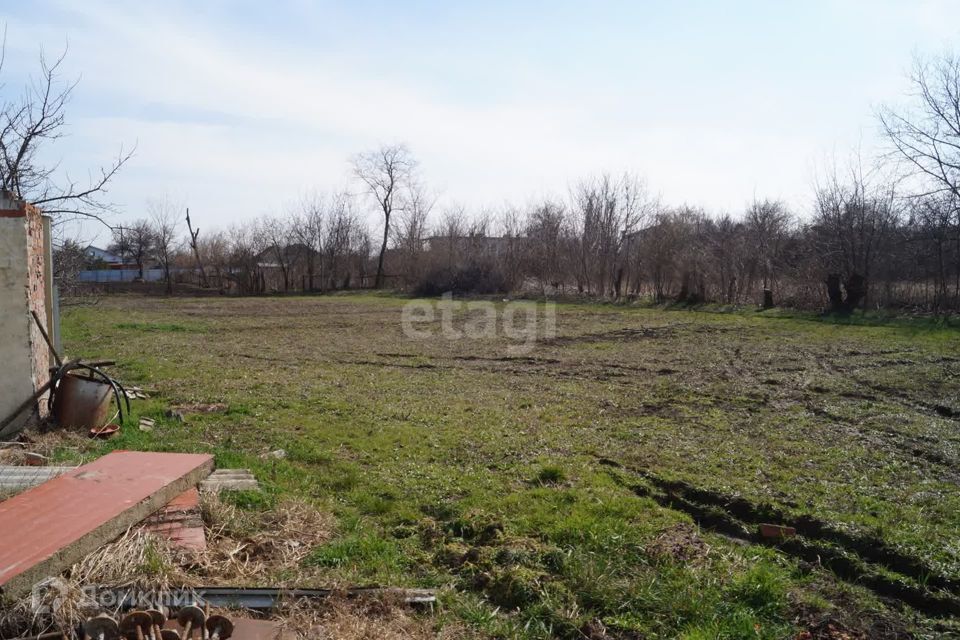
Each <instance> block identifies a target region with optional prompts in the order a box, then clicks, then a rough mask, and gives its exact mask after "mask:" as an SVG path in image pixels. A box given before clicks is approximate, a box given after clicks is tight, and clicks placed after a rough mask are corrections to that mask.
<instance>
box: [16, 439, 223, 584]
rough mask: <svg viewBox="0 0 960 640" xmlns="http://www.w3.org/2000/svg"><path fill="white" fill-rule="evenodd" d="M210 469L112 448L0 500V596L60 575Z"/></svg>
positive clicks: (201, 461) (183, 457)
mask: <svg viewBox="0 0 960 640" xmlns="http://www.w3.org/2000/svg"><path fill="white" fill-rule="evenodd" d="M212 469H213V458H212V457H211V456H209V455H203V454H190V453H147V452H138V451H115V452H113V453H110V454H108V455H106V456H103V457H102V458H100V459H99V460H96V461H94V462H92V463H90V464H87V465H83V466H82V467H78V468H76V469H74V470H73V471H70V472H69V473H66V474H64V475H61V476H58V477H56V478H53V479H52V480H49V481H48V482H45V483H43V484H41V485H39V486H36V487H34V488H32V489H30V490H28V491H25V492H24V493H21V494H20V495H18V496H15V497H13V498H10V499H9V500H6V501H4V502H0V532H3V535H2V536H0V593H2V594H3V595H5V596H13V597H16V596H18V595H20V594H22V593H24V592H26V591H29V590H30V588H31V587H32V586H33V585H34V584H35V583H36V582H38V581H39V580H42V579H44V578H47V577H49V576H53V575H56V574H58V573H60V572H61V571H63V570H64V569H66V568H67V567H69V566H70V565H71V564H73V563H74V562H76V561H78V560H80V559H81V558H82V557H83V556H85V555H86V554H88V553H90V552H92V551H94V550H96V549H97V548H99V547H100V546H101V545H103V544H105V543H107V542H109V541H111V540H113V539H114V538H116V537H117V536H119V535H120V534H121V533H123V532H124V531H125V530H126V529H128V528H129V527H130V526H132V525H134V524H136V523H137V522H140V521H141V520H143V519H144V518H146V517H147V516H149V515H150V514H152V513H154V512H155V511H157V510H158V509H160V508H161V507H163V506H164V505H165V504H167V503H168V502H170V501H171V500H173V499H174V498H175V497H177V496H178V495H180V494H182V493H183V492H184V491H186V490H187V489H189V488H191V487H194V486H196V485H197V483H199V482H200V481H201V480H203V479H204V478H205V477H207V476H208V475H209V474H210V472H211V471H212Z"/></svg>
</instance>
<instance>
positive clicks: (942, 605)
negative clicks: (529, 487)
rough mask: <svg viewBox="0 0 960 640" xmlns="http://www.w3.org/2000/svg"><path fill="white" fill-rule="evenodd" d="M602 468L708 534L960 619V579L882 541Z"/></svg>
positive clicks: (646, 475) (647, 475) (615, 465)
mask: <svg viewBox="0 0 960 640" xmlns="http://www.w3.org/2000/svg"><path fill="white" fill-rule="evenodd" d="M598 463H599V464H600V465H602V466H605V467H608V468H609V469H616V470H619V471H622V472H627V473H629V474H632V475H634V476H636V477H637V478H639V479H641V480H643V481H645V482H646V483H647V484H634V483H630V482H627V481H625V480H624V479H623V478H622V477H620V476H619V474H617V473H610V475H611V477H612V478H613V479H614V481H616V482H617V483H618V484H620V485H621V486H624V487H625V488H627V489H629V490H631V491H632V492H634V493H635V494H637V495H639V496H642V497H649V498H651V499H653V500H654V501H655V502H657V503H658V504H660V505H661V506H663V507H665V508H668V509H673V510H676V511H682V512H684V513H687V514H688V515H690V516H691V517H692V518H693V519H694V520H695V521H696V522H697V523H698V524H699V525H700V526H702V527H704V528H706V529H709V530H712V531H715V532H717V533H720V534H723V535H725V536H728V537H731V538H735V539H738V540H742V541H746V542H749V543H753V544H762V545H766V546H772V547H775V548H777V549H779V550H781V551H783V552H784V553H786V554H788V555H790V556H793V557H795V558H797V559H800V560H803V561H805V562H808V563H812V564H815V565H822V566H824V567H826V568H828V569H829V570H830V571H832V572H833V573H834V574H836V575H837V576H838V577H839V578H841V579H843V580H845V581H848V582H853V583H856V584H859V585H861V586H864V587H867V588H868V589H870V590H871V591H873V592H874V593H876V594H877V595H878V596H881V597H884V598H892V599H895V600H898V601H900V602H902V603H904V604H907V605H909V606H911V607H913V608H914V609H916V610H918V611H921V612H923V613H924V614H926V615H929V616H931V617H946V616H960V598H958V597H957V596H958V595H960V580H956V579H954V578H948V577H946V576H942V575H939V574H937V573H936V572H935V571H934V570H933V569H932V568H931V567H929V566H927V565H926V564H925V563H924V562H923V561H922V560H921V559H919V558H916V557H914V556H911V555H908V554H905V553H902V552H900V551H897V550H896V549H893V548H891V547H889V546H887V545H886V544H885V543H884V542H883V541H881V540H877V539H874V538H870V537H868V536H862V535H858V534H853V533H849V532H846V531H842V530H840V529H837V528H836V527H833V526H831V525H830V524H828V523H826V522H823V521H822V520H819V519H817V518H815V517H813V516H808V515H803V516H799V517H793V516H790V515H789V514H786V513H785V512H783V511H782V510H781V509H779V508H778V507H776V506H774V505H769V504H763V505H757V504H754V503H752V502H750V501H749V500H747V499H745V498H742V497H740V496H729V495H724V494H722V493H719V492H716V491H713V490H710V489H704V488H699V487H695V486H693V485H691V484H689V483H686V482H683V481H679V480H666V479H664V478H661V477H660V476H658V475H656V474H654V473H652V472H650V471H645V470H641V469H634V468H630V467H625V466H624V465H622V464H620V463H619V462H616V461H615V460H611V459H609V458H603V457H599V458H598ZM760 523H776V524H783V525H787V526H792V527H794V528H795V529H796V531H797V536H795V537H790V538H784V539H771V538H766V537H764V536H762V535H761V534H760V533H759V532H758V531H756V530H755V527H756V525H759V524H760ZM748 525H753V527H754V528H751V527H750V526H748ZM878 566H879V567H882V568H883V569H885V570H886V571H887V572H893V573H896V574H900V575H901V576H903V577H904V579H903V580H898V579H896V577H890V576H889V575H886V573H883V572H881V571H878V569H877V567H878ZM931 588H932V589H939V590H941V593H935V592H934V591H932V590H931Z"/></svg>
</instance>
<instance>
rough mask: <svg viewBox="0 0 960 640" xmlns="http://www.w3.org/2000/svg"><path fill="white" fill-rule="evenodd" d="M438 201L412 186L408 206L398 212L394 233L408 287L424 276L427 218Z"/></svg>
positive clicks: (418, 186) (420, 187) (421, 188)
mask: <svg viewBox="0 0 960 640" xmlns="http://www.w3.org/2000/svg"><path fill="white" fill-rule="evenodd" d="M436 201H437V199H436V196H434V195H433V194H430V193H428V192H427V191H426V189H424V188H423V187H422V186H421V185H412V187H411V189H410V195H409V199H408V206H406V207H404V209H403V210H402V211H399V212H398V215H397V224H396V226H395V228H394V232H393V235H394V244H395V246H396V248H397V249H399V251H400V256H401V261H402V265H401V269H402V274H403V278H404V281H405V283H406V284H407V285H410V284H413V283H415V282H417V281H418V280H419V279H420V277H421V276H422V271H423V266H424V265H423V260H422V258H423V252H424V242H425V241H426V233H427V218H428V217H429V215H430V212H431V211H432V210H433V207H434V205H435V204H436Z"/></svg>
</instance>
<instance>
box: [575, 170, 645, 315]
mask: <svg viewBox="0 0 960 640" xmlns="http://www.w3.org/2000/svg"><path fill="white" fill-rule="evenodd" d="M571 199H572V201H573V202H572V210H573V212H574V214H575V215H576V216H577V221H578V230H577V231H578V234H579V237H580V246H579V273H578V280H579V282H580V287H581V288H583V287H584V286H585V287H586V289H587V291H588V292H589V291H595V292H596V293H597V294H598V295H601V296H605V295H607V294H608V293H610V294H611V295H613V296H614V297H618V298H619V297H620V296H621V295H622V293H623V283H624V277H625V275H626V254H625V253H624V247H625V246H626V241H627V239H628V237H629V236H630V235H631V234H632V233H633V232H634V231H636V230H637V229H638V228H639V226H640V225H641V223H642V221H643V220H644V219H645V218H647V217H648V216H649V215H650V214H652V213H653V212H654V211H655V210H656V206H657V202H656V200H655V199H654V198H652V197H650V195H649V194H648V193H647V189H646V185H645V184H644V183H643V181H642V180H640V179H639V178H638V177H636V176H633V175H630V174H624V175H623V176H621V177H619V178H614V177H612V176H611V175H609V174H601V175H600V176H598V177H596V178H592V179H588V180H583V181H581V182H580V183H579V184H577V186H576V187H575V188H574V189H573V193H572V197H571Z"/></svg>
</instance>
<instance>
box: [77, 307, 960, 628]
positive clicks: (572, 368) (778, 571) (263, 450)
mask: <svg viewBox="0 0 960 640" xmlns="http://www.w3.org/2000/svg"><path fill="white" fill-rule="evenodd" d="M405 302H406V300H405V299H402V298H399V297H395V296H330V297H313V298H309V297H304V298H294V297H289V298H287V297H285V298H260V299H232V298H217V299H179V298H178V299H159V298H156V299H146V298H137V297H123V298H106V299H104V300H103V301H102V302H101V304H99V305H98V306H97V307H95V308H73V309H70V310H69V311H67V312H66V313H65V314H64V321H63V335H64V343H65V345H66V348H67V351H68V352H69V353H70V355H71V356H73V357H76V356H78V355H82V356H84V357H89V358H110V359H115V360H117V361H118V362H119V365H118V367H117V370H118V374H119V377H120V378H121V380H122V381H124V382H126V383H131V384H140V385H142V386H144V387H147V388H151V389H156V390H158V391H159V395H158V396H156V397H154V398H152V399H151V400H149V401H138V402H135V403H134V415H133V416H132V417H131V419H130V420H129V421H128V424H127V425H126V427H127V428H125V429H124V431H123V433H122V434H121V435H120V436H119V437H118V438H115V439H113V440H110V441H107V442H104V443H90V444H89V445H88V447H87V448H85V449H83V450H81V451H66V450H65V451H63V452H60V454H59V456H60V457H61V458H64V459H67V458H70V457H73V458H76V457H78V456H79V457H87V458H89V457H92V456H95V455H99V454H102V453H103V452H104V451H107V450H111V449H117V448H127V449H148V450H158V451H174V450H177V451H205V452H210V453H212V454H213V455H214V456H215V458H216V462H217V464H218V466H221V467H247V468H250V469H251V470H252V471H253V472H254V473H255V474H256V476H257V477H258V479H259V480H260V482H261V485H262V486H263V488H264V491H263V493H259V494H258V493H254V494H250V493H248V492H242V493H237V494H231V495H229V496H228V497H227V499H228V500H229V501H231V502H233V503H234V504H236V505H237V506H240V507H242V508H244V509H253V510H269V509H271V508H272V507H273V506H274V505H275V504H276V503H277V501H278V500H280V499H281V498H283V497H284V496H298V497H302V498H305V499H307V500H309V501H312V502H313V503H315V504H316V505H317V506H318V507H319V508H322V509H327V510H330V511H331V512H333V513H334V514H335V516H336V517H337V519H338V521H339V528H338V534H337V536H336V537H335V538H334V539H333V540H331V541H329V542H328V543H326V544H323V545H320V546H318V547H317V548H315V549H313V550H312V551H311V553H310V555H309V556H308V559H307V560H306V561H305V562H304V566H303V568H302V573H301V575H300V576H299V580H300V581H301V583H302V585H303V586H327V585H330V584H389V585H397V586H431V587H444V588H447V589H448V590H447V591H445V592H444V594H445V595H444V597H443V602H444V607H445V609H447V610H448V611H449V612H450V613H451V614H452V615H454V616H456V617H458V618H460V619H461V620H463V621H465V622H466V623H467V624H469V625H470V626H471V627H473V628H474V629H475V630H476V631H477V633H479V634H481V635H485V636H488V637H500V638H548V637H568V638H581V637H583V636H584V634H585V633H586V631H585V630H587V631H589V629H590V628H592V627H591V625H594V627H595V626H597V625H603V626H605V627H606V628H607V629H608V630H609V632H610V633H611V634H620V635H619V636H618V635H613V636H612V637H630V636H629V635H627V634H629V633H634V634H638V636H634V637H646V638H674V637H683V638H708V637H709V638H758V637H759V638H783V637H791V636H792V635H793V634H794V633H795V632H796V629H795V627H794V620H796V619H797V617H798V616H800V618H801V620H803V619H804V616H809V615H810V612H811V611H820V612H822V613H823V615H829V616H832V617H834V618H835V619H836V620H837V621H844V623H845V624H847V625H851V626H856V625H857V624H859V623H860V622H862V623H863V624H868V623H869V622H870V621H871V620H876V619H882V620H884V621H886V622H885V624H886V623H889V624H891V625H895V626H896V625H899V626H902V627H903V628H911V629H914V630H920V631H923V630H924V629H927V630H928V631H929V629H932V628H934V627H933V626H932V625H933V624H934V623H932V622H930V621H929V620H928V619H927V617H926V616H924V615H918V616H914V615H913V614H912V613H910V610H909V609H904V610H901V609H900V608H899V605H897V606H890V604H891V603H892V602H894V601H892V600H888V601H884V600H882V599H880V598H878V597H877V596H876V594H874V593H871V592H870V591H868V590H866V589H863V588H862V587H860V586H858V585H857V584H855V583H857V582H858V581H857V580H843V579H841V578H838V577H836V576H834V575H833V574H832V573H830V572H829V571H827V570H825V569H822V568H817V567H811V566H809V563H806V562H802V561H800V560H798V559H797V558H796V557H794V556H791V555H790V554H787V553H783V552H779V551H776V550H772V549H769V548H767V547H764V546H758V545H757V544H753V543H746V544H741V543H736V542H733V541H731V540H730V539H728V538H726V537H724V536H721V535H718V534H717V533H715V532H712V531H711V530H710V529H709V528H703V529H699V530H698V529H697V528H695V527H694V526H693V525H692V524H691V523H692V519H691V516H690V514H689V513H688V512H687V511H685V510H684V509H683V508H681V507H680V506H678V505H677V504H676V502H672V503H671V502H670V500H671V498H670V496H669V495H668V493H669V492H666V491H665V490H663V489H662V488H661V485H662V486H667V485H668V484H669V483H670V482H675V481H682V482H683V483H685V485H684V486H688V487H694V488H695V489H696V490H697V491H700V492H701V494H697V495H702V496H704V499H706V498H707V497H709V496H738V497H739V498H741V499H742V501H743V502H744V503H745V504H749V505H752V506H753V507H754V508H756V509H757V510H759V511H760V512H763V511H762V510H763V508H764V507H765V506H769V507H772V508H776V509H778V510H779V511H780V512H782V513H783V514H784V517H787V518H804V517H806V518H815V519H816V520H817V521H818V522H821V523H823V524H824V526H829V527H832V528H834V529H835V530H837V531H840V532H845V534H846V535H849V536H852V537H853V538H855V539H857V540H863V539H876V540H877V541H878V542H880V543H882V544H883V545H885V547H887V548H889V549H891V550H895V551H897V552H899V553H901V554H903V555H905V556H906V557H909V558H912V559H914V560H915V561H917V562H919V563H921V564H922V566H923V567H924V568H925V569H929V570H930V571H932V572H933V573H934V574H936V576H939V577H940V578H943V579H947V580H960V547H958V545H957V540H958V539H960V492H958V491H957V482H958V481H960V472H957V471H956V469H957V468H958V466H957V464H956V463H957V462H958V461H960V430H958V428H957V427H958V423H957V420H956V419H955V418H953V417H950V416H949V415H948V412H952V411H953V410H957V411H960V400H958V398H960V383H958V379H960V332H958V331H957V330H956V329H955V328H953V327H951V326H948V325H946V324H939V325H938V324H936V323H930V322H925V321H895V322H883V321H882V319H878V318H864V319H859V320H858V319H853V320H850V321H847V320H844V321H837V320H835V319H829V318H826V319H824V318H818V317H814V316H807V315H798V314H789V313H787V312H783V311H774V312H763V313H757V312H754V311H750V312H747V311H737V312H732V313H704V312H702V311H700V312H696V311H689V310H678V309H651V308H638V307H630V306H616V305H586V304H561V305H559V306H558V318H557V329H558V333H559V336H558V339H557V340H553V341H541V342H538V343H537V344H536V345H535V346H534V348H533V350H532V351H531V352H529V353H527V354H524V355H523V356H522V357H519V358H518V357H517V356H516V354H514V353H512V352H511V351H510V350H509V349H508V348H509V347H511V346H515V345H514V343H512V342H511V340H510V339H508V338H506V337H504V336H500V337H497V338H483V339H478V340H460V341H447V340H445V339H442V338H439V337H437V338H434V339H430V340H423V339H411V338H407V337H405V336H404V335H403V332H402V327H401V322H400V320H401V315H400V314H401V309H402V305H403V304H404V303H405ZM501 306H502V305H501ZM190 402H224V403H226V404H228V405H229V409H228V410H227V411H225V412H222V413H211V414H202V415H189V416H187V418H186V420H185V421H184V422H178V421H174V420H171V419H168V418H166V417H165V415H164V411H165V409H166V407H167V406H168V405H169V404H174V403H190ZM141 415H146V416H150V417H153V418H154V419H156V421H157V424H156V427H155V428H154V430H153V431H152V432H150V433H144V432H140V431H139V430H137V429H136V427H135V424H136V420H137V419H138V418H139V416H141ZM278 449H283V450H284V452H285V455H284V456H283V457H280V458H276V457H273V456H271V455H269V454H270V452H272V451H276V450H278ZM602 460H607V461H612V463H616V464H618V465H620V466H619V467H613V466H611V464H605V463H601V461H602ZM642 474H650V475H649V476H648V477H645V476H643V475H642ZM657 483H660V485H658V484H657ZM641 489H642V490H641ZM711 508H714V509H720V510H721V511H724V507H711ZM748 524H749V525H750V526H751V527H753V526H754V524H753V523H748ZM678 527H679V529H678ZM677 531H681V532H682V534H676V533H675V532H677ZM671 536H677V539H676V540H674V539H673V538H672V537H671ZM665 539H667V540H670V541H672V542H671V544H670V545H667V544H666V543H664V542H663V541H664V540H665ZM831 544H832V542H831ZM662 548H667V549H668V550H669V551H668V552H666V553H664V552H663V551H662ZM703 549H706V551H705V552H703V551H702V550H703ZM691 550H693V551H691ZM688 551H690V553H692V554H693V555H692V556H691V555H689V554H688V553H687V552H688ZM854 553H858V552H856V551H854ZM868 565H869V567H872V569H871V570H876V571H877V572H878V573H882V572H883V571H886V569H885V568H884V567H882V566H881V565H879V564H876V563H868ZM884 575H886V574H884ZM891 575H894V576H895V577H898V579H899V578H900V577H903V576H897V574H891ZM904 579H905V580H907V582H908V583H910V584H914V585H919V586H921V587H922V586H923V585H922V582H923V579H922V577H920V578H917V577H909V576H907V577H906V578H904ZM934 591H936V590H934ZM800 602H802V603H807V604H806V605H805V606H804V607H799V605H798V603H800ZM937 624H940V625H947V626H948V627H950V628H955V621H954V620H953V619H948V620H946V621H944V620H940V621H939V622H938V623H937ZM951 625H954V626H951ZM941 628H942V627H941Z"/></svg>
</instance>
